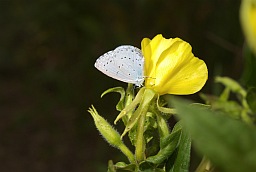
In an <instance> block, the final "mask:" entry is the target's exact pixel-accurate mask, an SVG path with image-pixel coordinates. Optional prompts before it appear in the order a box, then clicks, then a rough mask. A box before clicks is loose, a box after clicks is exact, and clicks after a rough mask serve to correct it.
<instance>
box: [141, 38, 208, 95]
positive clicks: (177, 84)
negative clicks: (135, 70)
mask: <svg viewBox="0 0 256 172" xmlns="http://www.w3.org/2000/svg"><path fill="white" fill-rule="evenodd" d="M142 52H143V55H144V57H145V72H144V73H145V76H146V78H145V86H146V87H148V88H152V89H153V90H155V91H156V92H157V93H159V94H160V95H163V94H178V95H186V94H193V93H195V92H197V91H199V90H200V89H201V88H202V87H203V86H204V84H205V82H206V80H207V78H208V70H207V67H206V64H205V63H204V61H203V60H200V59H198V58H197V57H195V56H194V55H193V53H192V47H191V46H190V44H188V43H187V42H185V41H183V40H181V39H179V38H175V39H165V38H163V37H162V35H157V36H156V37H154V38H153V39H152V40H151V41H150V40H149V39H145V41H143V42H142Z"/></svg>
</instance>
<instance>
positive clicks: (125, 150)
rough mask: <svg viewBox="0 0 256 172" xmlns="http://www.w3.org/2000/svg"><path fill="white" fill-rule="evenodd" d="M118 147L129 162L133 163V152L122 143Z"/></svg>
mask: <svg viewBox="0 0 256 172" xmlns="http://www.w3.org/2000/svg"><path fill="white" fill-rule="evenodd" d="M118 148H119V149H120V150H121V151H122V152H123V154H125V156H126V157H127V158H128V159H129V161H130V163H135V159H134V155H133V153H132V152H131V151H130V150H129V149H128V148H127V147H126V146H125V145H124V144H121V145H119V147H118Z"/></svg>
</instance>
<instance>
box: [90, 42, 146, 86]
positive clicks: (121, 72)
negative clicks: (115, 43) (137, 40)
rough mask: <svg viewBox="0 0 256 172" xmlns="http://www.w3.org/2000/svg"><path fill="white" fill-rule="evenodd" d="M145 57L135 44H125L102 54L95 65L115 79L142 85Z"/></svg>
mask: <svg viewBox="0 0 256 172" xmlns="http://www.w3.org/2000/svg"><path fill="white" fill-rule="evenodd" d="M143 66H144V58H143V56H142V53H141V51H140V50H139V49H138V48H136V47H133V46H129V45H123V46H119V47H117V48H116V49H115V50H113V51H109V52H107V53H105V54H103V55H102V56H100V57H99V58H98V59H97V61H96V62H95V67H96V68H97V69H98V70H100V71H101V72H102V73H104V74H106V75H107V76H109V77H112V78H114V79H117V80H120V81H123V82H127V83H133V84H136V85H138V86H141V85H142V83H143V81H144V78H143Z"/></svg>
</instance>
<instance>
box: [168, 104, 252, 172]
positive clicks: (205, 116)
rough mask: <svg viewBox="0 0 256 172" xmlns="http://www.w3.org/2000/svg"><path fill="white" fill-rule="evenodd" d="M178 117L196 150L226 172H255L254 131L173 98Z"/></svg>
mask: <svg viewBox="0 0 256 172" xmlns="http://www.w3.org/2000/svg"><path fill="white" fill-rule="evenodd" d="M171 102H172V105H174V107H176V109H177V112H178V117H179V118H181V119H182V120H183V124H184V127H185V128H186V129H187V130H188V131H189V132H190V134H191V137H192V139H193V140H194V143H195V147H196V149H197V150H198V151H199V152H200V153H202V154H204V155H205V156H206V157H208V158H209V159H210V160H211V161H212V162H213V164H215V165H216V166H217V167H218V168H219V169H220V170H222V171H226V172H230V171H232V172H241V171H246V172H255V171H256V144H255V143H256V128H255V127H254V126H249V125H247V124H245V123H243V122H241V121H238V120H234V119H232V118H229V117H228V116H227V115H223V114H220V113H214V112H212V111H210V110H207V109H204V108H201V107H200V108H198V107H195V106H190V105H189V103H190V102H187V101H184V100H183V101H182V100H178V99H175V100H173V101H171Z"/></svg>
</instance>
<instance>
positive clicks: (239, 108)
mask: <svg viewBox="0 0 256 172" xmlns="http://www.w3.org/2000/svg"><path fill="white" fill-rule="evenodd" d="M216 82H218V83H221V84H223V85H224V87H225V88H224V90H223V92H222V93H221V95H220V96H219V97H218V96H213V95H206V94H201V98H202V99H204V100H205V102H206V104H208V105H210V106H211V108H212V109H213V110H216V111H222V112H226V113H227V114H228V115H229V116H230V117H232V118H234V119H241V120H243V121H245V122H247V123H250V124H253V123H254V122H255V117H256V116H255V114H253V111H252V109H255V105H254V102H255V90H254V89H250V90H249V91H247V90H245V89H244V88H243V87H242V86H241V85H240V84H239V83H238V82H236V81H235V80H233V79H231V78H228V77H216ZM231 93H233V94H234V95H235V96H236V98H237V100H236V99H235V100H233V99H231V98H230V97H231V96H230V95H231Z"/></svg>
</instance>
